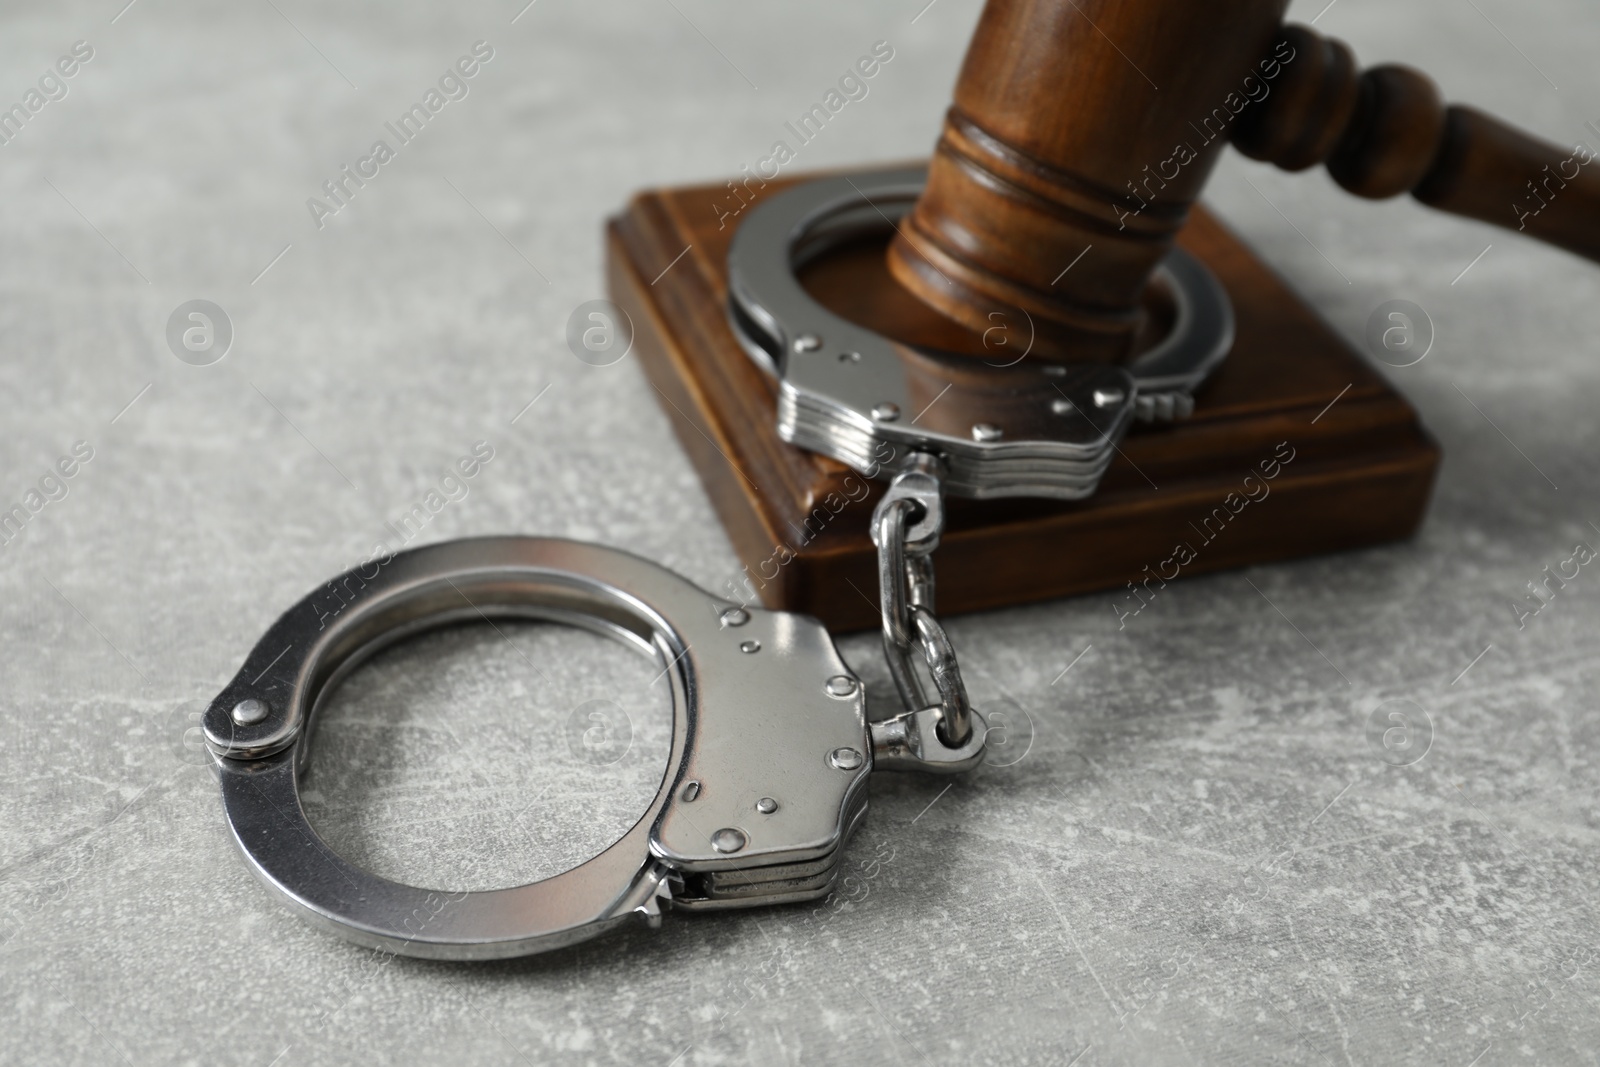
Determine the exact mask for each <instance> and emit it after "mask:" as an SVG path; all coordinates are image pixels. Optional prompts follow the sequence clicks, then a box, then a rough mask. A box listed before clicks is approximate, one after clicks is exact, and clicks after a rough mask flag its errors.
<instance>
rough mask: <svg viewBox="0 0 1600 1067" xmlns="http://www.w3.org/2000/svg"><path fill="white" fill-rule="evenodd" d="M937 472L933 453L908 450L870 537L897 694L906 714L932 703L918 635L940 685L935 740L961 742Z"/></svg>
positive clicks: (962, 711) (963, 720)
mask: <svg viewBox="0 0 1600 1067" xmlns="http://www.w3.org/2000/svg"><path fill="white" fill-rule="evenodd" d="M940 473H941V468H940V464H939V461H938V459H937V458H936V457H934V456H931V455H928V454H927V453H917V454H915V455H913V456H912V457H911V462H910V465H909V469H907V470H904V471H902V472H901V473H899V474H897V475H896V476H895V478H894V480H893V481H891V482H890V483H889V490H888V492H887V493H885V494H884V497H883V499H882V500H881V501H879V502H878V507H877V509H876V510H875V511H874V512H873V514H872V540H873V543H874V544H876V545H877V548H878V598H879V606H880V610H881V613H882V618H883V653H884V657H885V658H886V659H887V660H888V661H889V674H890V676H891V677H892V678H893V679H894V684H895V688H896V689H897V690H898V691H899V693H900V701H901V703H902V704H903V705H904V706H905V710H906V711H907V712H908V713H915V712H920V711H923V710H925V709H928V708H930V707H932V706H935V702H934V701H931V700H929V699H928V695H927V692H926V690H925V688H924V686H923V681H922V678H921V676H920V675H919V674H918V673H917V670H916V665H915V660H914V658H913V656H912V649H911V645H912V641H913V640H915V641H916V642H917V644H919V645H920V646H921V650H922V660H923V663H924V665H925V666H926V667H927V670H928V674H929V675H930V676H931V677H932V679H933V683H934V687H935V688H936V689H937V690H938V700H937V704H936V706H937V707H938V709H939V726H938V734H939V740H940V741H942V742H943V743H944V744H946V745H948V746H950V747H951V748H959V747H961V746H962V745H964V744H966V742H967V740H968V739H969V738H970V737H971V735H972V705H971V704H970V703H969V702H968V700H967V689H966V686H965V685H964V684H963V683H962V680H961V668H960V665H959V664H958V663H957V661H956V653H955V648H954V646H953V645H951V643H950V637H949V635H948V634H947V633H945V629H944V627H943V626H942V625H941V624H940V622H939V620H938V618H937V617H936V616H935V615H934V574H933V550H934V549H935V548H937V547H938V546H939V535H940V533H941V532H942V531H943V528H944V502H943V498H942V494H941V485H940Z"/></svg>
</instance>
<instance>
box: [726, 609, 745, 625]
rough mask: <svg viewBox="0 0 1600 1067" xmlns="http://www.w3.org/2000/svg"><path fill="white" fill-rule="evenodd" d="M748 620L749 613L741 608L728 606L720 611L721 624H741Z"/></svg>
mask: <svg viewBox="0 0 1600 1067" xmlns="http://www.w3.org/2000/svg"><path fill="white" fill-rule="evenodd" d="M749 621H750V613H749V612H748V611H746V610H744V609H743V608H729V609H728V610H727V611H724V612H723V613H722V625H724V626H743V625H744V624H745V623H747V622H749Z"/></svg>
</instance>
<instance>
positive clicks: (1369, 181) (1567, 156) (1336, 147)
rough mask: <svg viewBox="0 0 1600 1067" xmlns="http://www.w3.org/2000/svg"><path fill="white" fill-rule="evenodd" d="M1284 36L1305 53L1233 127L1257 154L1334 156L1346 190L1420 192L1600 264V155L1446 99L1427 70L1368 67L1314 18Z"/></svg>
mask: <svg viewBox="0 0 1600 1067" xmlns="http://www.w3.org/2000/svg"><path fill="white" fill-rule="evenodd" d="M1281 40H1282V41H1283V42H1287V45H1288V46H1289V47H1292V48H1293V49H1294V50H1295V52H1296V61H1295V62H1291V63H1287V64H1285V66H1284V71H1285V75H1284V77H1283V79H1282V82H1281V84H1280V85H1279V86H1278V87H1277V88H1276V90H1275V91H1274V92H1273V94H1272V95H1270V96H1268V97H1266V98H1265V99H1263V100H1261V101H1259V102H1257V103H1255V104H1252V105H1251V106H1250V107H1249V108H1247V109H1246V110H1245V111H1244V112H1243V113H1242V114H1241V115H1240V116H1239V121H1238V122H1237V123H1236V124H1235V126H1234V128H1233V133H1232V139H1233V143H1234V146H1235V147H1236V148H1238V149H1239V150H1240V151H1241V152H1243V153H1244V154H1245V155H1247V156H1250V157H1252V158H1254V159H1260V160H1266V161H1270V162H1272V163H1276V164H1277V165H1279V166H1281V167H1283V168H1285V169H1287V170H1303V169H1305V168H1307V167H1310V166H1314V165H1316V164H1317V163H1325V164H1326V165H1327V168H1328V171H1329V173H1330V174H1331V175H1332V176H1333V178H1334V180H1335V181H1337V182H1338V183H1339V184H1340V185H1341V186H1343V187H1344V188H1345V189H1346V190H1348V191H1350V192H1352V193H1355V194H1356V195H1358V196H1364V197H1369V198H1372V199H1381V198H1384V197H1390V196H1397V195H1399V194H1400V193H1403V192H1410V193H1411V194H1412V195H1413V196H1415V197H1416V198H1417V199H1418V200H1419V201H1421V202H1422V203H1424V204H1427V205H1428V206H1429V207H1434V208H1438V209H1439V210H1441V211H1448V212H1451V213H1452V214H1456V215H1464V216H1466V217H1468V218H1473V219H1478V220H1480V221H1483V222H1488V223H1493V224H1495V225H1497V226H1504V227H1506V228H1507V229H1511V230H1519V231H1521V232H1523V233H1526V234H1528V235H1530V236H1533V237H1537V238H1539V239H1540V240H1542V241H1546V242H1548V243H1550V244H1553V245H1556V246H1558V247H1561V248H1565V249H1567V250H1568V251H1571V252H1576V253H1577V254H1578V255H1580V256H1585V257H1587V258H1589V259H1593V260H1600V160H1597V159H1596V156H1595V154H1594V152H1593V151H1592V150H1590V149H1588V148H1585V147H1582V146H1579V147H1576V148H1573V149H1563V148H1560V147H1558V146H1556V145H1554V144H1551V143H1549V142H1548V141H1543V140H1540V139H1539V138H1536V137H1532V136H1530V135H1528V134H1526V133H1524V132H1522V131H1521V130H1518V129H1516V128H1515V127H1512V126H1510V125H1508V124H1506V123H1504V122H1501V121H1500V120H1499V119H1496V118H1494V117H1493V116H1491V115H1487V114H1484V113H1483V112H1481V111H1478V110H1477V109H1475V108H1470V107H1463V106H1460V105H1450V106H1446V105H1445V104H1444V102H1443V101H1442V100H1441V99H1440V95H1439V90H1438V87H1437V86H1435V85H1434V83H1433V81H1432V80H1431V79H1429V78H1428V77H1427V75H1425V74H1422V73H1421V72H1420V71H1416V70H1413V69H1412V68H1410V67H1404V66H1398V65H1385V66H1379V67H1373V68H1372V69H1370V70H1367V71H1365V72H1364V73H1360V74H1358V73H1357V71H1356V66H1355V60H1354V57H1353V56H1352V55H1351V53H1350V50H1349V48H1348V47H1346V46H1345V45H1344V44H1343V43H1342V42H1340V41H1336V40H1333V39H1331V38H1326V37H1322V36H1321V35H1319V34H1318V33H1316V32H1315V31H1314V30H1311V29H1309V28H1308V27H1305V26H1295V25H1291V26H1286V27H1284V30H1283V35H1282V38H1281Z"/></svg>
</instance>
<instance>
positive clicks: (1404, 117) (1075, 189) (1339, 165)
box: [888, 0, 1600, 362]
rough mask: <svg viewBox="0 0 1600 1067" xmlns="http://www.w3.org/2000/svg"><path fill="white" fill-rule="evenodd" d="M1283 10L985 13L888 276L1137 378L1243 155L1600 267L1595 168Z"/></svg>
mask: <svg viewBox="0 0 1600 1067" xmlns="http://www.w3.org/2000/svg"><path fill="white" fill-rule="evenodd" d="M1286 7H1287V0H1231V2H1230V3H1227V4H1223V5H1213V4H1197V3H1194V2H1193V0H989V2H988V4H987V6H986V7H985V8H984V11H983V13H982V16H981V17H980V19H979V22H978V28H977V31H976V33H975V34H974V36H973V39H972V43H971V46H970V47H969V49H968V52H967V57H966V61H965V63H964V65H963V67H962V70H961V74H960V77H959V79H958V81H957V84H956V90H955V100H954V104H953V106H952V107H951V108H950V111H949V113H948V115H947V116H946V118H945V123H944V128H943V131H942V133H941V135H940V138H939V142H938V145H937V146H936V148H935V150H934V156H933V161H932V164H931V166H930V168H929V173H928V184H927V187H926V189H925V190H924V192H923V194H922V196H921V198H920V199H919V200H918V202H917V204H916V207H915V208H914V209H913V211H912V212H911V213H910V214H909V215H908V216H907V217H906V219H905V221H904V222H903V223H902V224H901V225H900V227H899V231H898V233H897V234H896V236H895V237H894V239H893V240H892V241H891V242H890V245H889V251H888V264H889V270H890V273H891V274H893V276H894V277H895V279H896V280H897V281H898V282H899V283H900V285H901V286H902V287H904V288H905V289H907V290H909V291H910V292H911V294H912V295H913V296H915V297H916V298H917V300H919V301H920V302H921V303H922V304H923V305H926V306H927V307H928V308H931V309H933V310H934V311H935V312H937V313H938V314H939V315H941V316H943V317H945V318H946V319H949V320H954V322H956V323H959V324H960V325H962V326H964V327H966V328H967V329H968V330H971V331H977V332H982V331H984V330H986V329H988V328H990V327H992V326H993V324H994V323H995V322H996V321H997V317H998V318H1000V319H1005V320H1011V319H1014V318H1016V317H1017V316H1018V314H1019V312H1020V313H1022V314H1024V315H1025V316H1026V318H1027V319H1028V321H1029V323H1030V324H1031V328H1032V336H1033V338H1034V346H1033V354H1034V355H1036V356H1038V357H1040V358H1044V359H1048V360H1057V361H1100V362H1115V361H1120V360H1123V359H1126V358H1128V357H1129V356H1130V355H1131V354H1132V352H1133V349H1134V346H1135V340H1136V338H1137V337H1138V336H1139V334H1140V331H1141V327H1142V326H1143V325H1144V319H1145V315H1144V312H1143V310H1142V302H1143V301H1144V298H1145V294H1146V287H1147V285H1148V283H1149V281H1150V278H1151V275H1152V273H1153V272H1154V271H1155V269H1156V267H1157V266H1158V265H1159V263H1160V261H1161V260H1162V258H1163V257H1164V256H1165V255H1166V254H1167V251H1168V250H1169V249H1170V248H1171V246H1172V243H1173V240H1174V238H1175V237H1176V235H1177V233H1178V231H1179V230H1180V229H1181V228H1182V227H1183V225H1184V223H1185V221H1186V219H1187V218H1188V213H1189V209H1190V206H1191V205H1192V204H1193V203H1194V202H1195V200H1196V199H1197V198H1198V197H1199V195H1200V193H1201V190H1202V189H1203V188H1204V187H1205V183H1206V179H1207V178H1208V177H1209V176H1210V173H1211V169H1212V167H1213V166H1214V165H1215V164H1216V161H1217V157H1218V155H1219V153H1220V152H1221V151H1222V148H1223V146H1224V145H1225V144H1227V143H1229V142H1230V141H1231V142H1232V143H1233V144H1234V145H1235V146H1236V147H1238V148H1239V149H1240V150H1241V151H1242V152H1244V153H1245V154H1246V155H1248V156H1251V157H1252V158H1255V159H1261V160H1267V161H1270V162H1273V163H1275V164H1277V165H1278V166H1280V167H1283V168H1284V169H1287V170H1302V169H1305V168H1308V167H1312V166H1315V165H1316V164H1318V163H1323V164H1326V165H1327V167H1328V169H1329V171H1330V173H1331V174H1332V175H1333V177H1334V179H1335V180H1336V181H1338V182H1339V184H1340V185H1342V186H1343V187H1344V188H1345V189H1347V190H1349V191H1350V192H1353V193H1356V194H1357V195H1360V196H1366V197H1372V198H1379V197H1389V196H1395V195H1398V194H1400V193H1403V192H1410V193H1412V194H1413V195H1414V196H1415V197H1416V198H1417V199H1419V200H1421V201H1422V202H1424V203H1426V204H1429V205H1431V206H1433V207H1437V208H1440V209H1442V210H1446V211H1452V212H1455V213H1457V214H1462V215H1467V216H1469V217H1472V218H1477V219H1480V220H1483V221H1487V222H1493V223H1496V224H1500V225H1504V226H1507V227H1510V228H1514V229H1520V230H1523V231H1525V232H1528V233H1531V234H1533V235H1534V236H1537V237H1540V238H1541V239H1543V240H1546V241H1549V242H1551V243H1554V244H1557V245H1560V246H1562V247H1564V248H1567V249H1569V250H1571V251H1574V252H1577V253H1579V254H1581V255H1585V256H1588V257H1589V258H1591V259H1600V174H1596V173H1595V168H1588V169H1584V168H1586V167H1587V165H1588V164H1589V163H1590V162H1591V161H1592V160H1593V158H1594V156H1593V153H1591V152H1590V151H1589V150H1588V149H1584V148H1581V147H1580V148H1578V149H1576V150H1567V149H1561V148H1558V147H1556V146H1554V145H1551V144H1548V143H1546V142H1543V141H1540V140H1537V139H1535V138H1532V137H1529V136H1527V135H1526V134H1523V133H1521V132H1519V131H1517V130H1515V129H1513V128H1511V127H1509V126H1507V125H1505V124H1503V123H1501V122H1499V121H1498V120H1495V119H1493V118H1491V117H1489V116H1488V115H1485V114H1483V113H1481V112H1478V111H1475V110H1472V109H1470V108H1464V107H1456V106H1450V107H1447V106H1446V105H1445V104H1444V103H1443V101H1442V100H1441V98H1440V94H1439V92H1438V89H1437V88H1436V87H1435V86H1434V84H1433V82H1432V81H1430V80H1429V79H1428V78H1427V77H1426V76H1425V75H1423V74H1421V73H1419V72H1417V71H1415V70H1412V69H1410V68H1408V67H1401V66H1381V67H1376V68H1373V69H1371V70H1368V71H1366V72H1365V73H1361V72H1359V71H1358V70H1357V67H1356V63H1355V59H1354V57H1353V56H1352V54H1351V52H1350V50H1349V49H1348V48H1347V47H1346V46H1345V45H1344V44H1342V43H1340V42H1338V41H1334V40H1331V39H1328V38H1324V37H1322V36H1321V35H1319V34H1318V33H1316V32H1315V31H1314V30H1311V29H1310V28H1308V27H1304V26H1289V27H1285V26H1283V25H1282V24H1281V20H1282V18H1283V13H1284V10H1285V9H1286Z"/></svg>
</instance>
